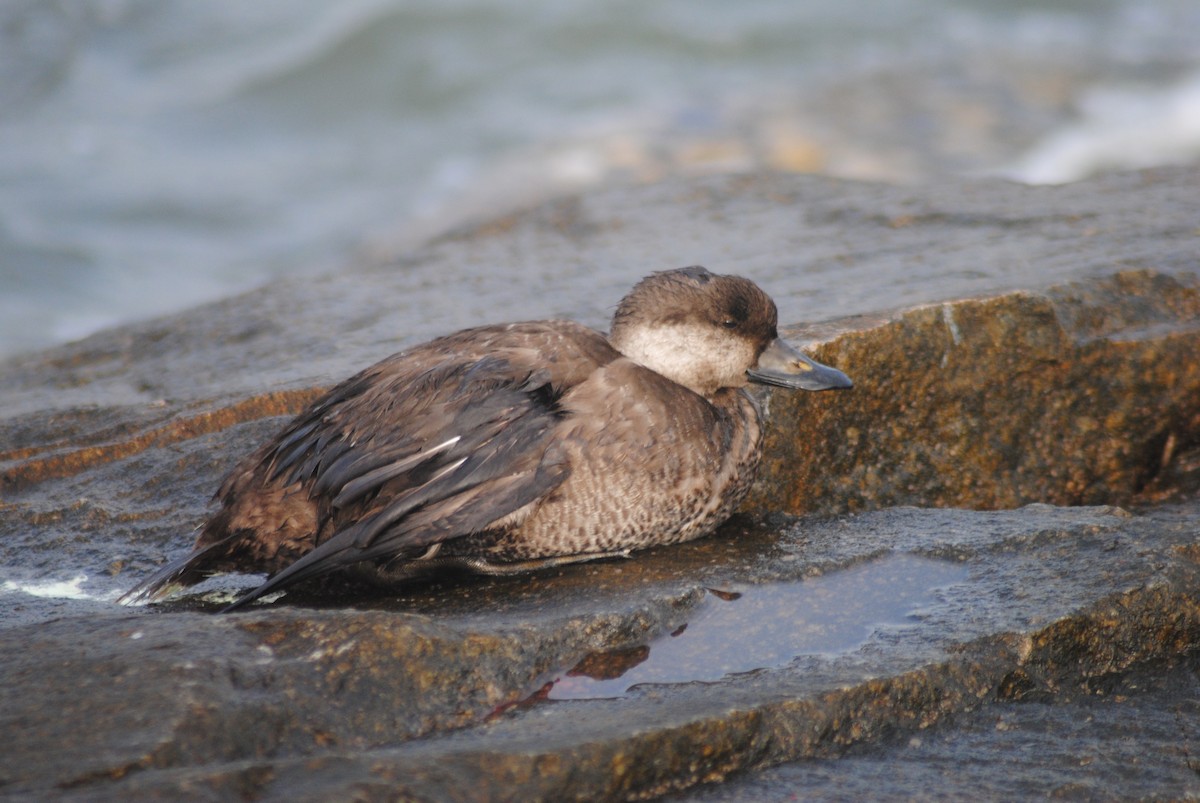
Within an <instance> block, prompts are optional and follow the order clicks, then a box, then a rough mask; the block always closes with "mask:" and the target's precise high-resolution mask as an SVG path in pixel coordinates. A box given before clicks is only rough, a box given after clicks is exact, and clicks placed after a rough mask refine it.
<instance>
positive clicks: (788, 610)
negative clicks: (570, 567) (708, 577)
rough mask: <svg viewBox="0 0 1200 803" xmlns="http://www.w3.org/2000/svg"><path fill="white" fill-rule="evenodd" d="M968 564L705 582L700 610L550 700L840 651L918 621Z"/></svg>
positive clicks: (566, 679)
mask: <svg viewBox="0 0 1200 803" xmlns="http://www.w3.org/2000/svg"><path fill="white" fill-rule="evenodd" d="M966 576H967V569H966V567H964V566H961V565H959V564H955V563H948V562H945V561H938V560H930V559H928V558H920V557H916V556H914V555H891V556H888V557H886V558H882V559H880V560H876V561H871V562H869V563H865V564H862V565H860V566H855V567H852V568H849V569H846V570H844V571H838V572H833V573H831V574H827V575H823V576H820V577H813V578H809V579H806V580H797V581H794V582H790V583H770V584H766V585H757V586H747V587H745V588H743V589H740V590H739V591H720V590H713V589H710V594H709V599H708V600H706V602H705V603H704V604H703V605H702V606H701V608H700V610H699V611H698V613H697V615H696V616H694V617H693V618H692V620H691V621H689V622H688V623H687V624H686V625H684V626H683V627H680V628H679V629H678V630H676V631H675V632H674V633H671V634H670V635H668V636H663V637H662V638H660V639H658V640H656V641H654V642H653V643H651V644H648V645H642V646H638V647H633V648H630V649H626V650H617V651H612V652H605V653H593V654H592V655H589V656H587V657H586V658H584V659H583V660H582V661H580V662H579V663H578V664H577V665H576V666H575V667H573V668H572V669H571V670H570V671H568V672H566V673H565V674H564V675H563V676H561V677H560V678H558V679H557V680H555V681H554V683H553V685H552V686H551V687H550V688H549V689H548V690H546V691H545V694H546V696H547V697H548V699H551V700H582V699H596V698H606V697H620V696H622V695H624V694H625V693H626V692H627V691H628V690H629V689H630V688H632V687H633V686H636V685H639V684H643V683H687V682H691V681H714V680H720V679H721V678H723V677H725V676H726V675H732V674H736V673H739V672H749V671H752V670H755V669H765V668H771V667H779V666H784V665H786V664H787V663H789V662H790V661H791V660H792V659H794V658H796V657H798V656H801V655H827V654H837V653H844V652H848V651H850V650H853V649H855V648H857V647H859V646H861V645H862V644H863V643H864V642H865V641H866V640H867V638H868V637H869V636H870V635H871V633H872V632H874V631H876V630H878V629H880V628H881V627H884V628H887V627H897V626H904V625H912V624H914V618H913V617H914V615H916V614H918V613H919V612H920V610H921V609H922V608H924V607H927V606H929V605H931V604H933V603H935V602H937V596H936V592H937V590H938V589H939V588H942V587H945V586H947V585H950V584H953V583H957V582H961V581H962V580H964V579H966Z"/></svg>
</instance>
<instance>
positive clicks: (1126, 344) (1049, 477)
mask: <svg viewBox="0 0 1200 803" xmlns="http://www.w3.org/2000/svg"><path fill="white" fill-rule="evenodd" d="M796 334H800V335H802V334H803V332H802V331H801V332H797V333H796ZM816 353H817V354H818V356H819V357H820V358H821V359H823V360H825V361H826V362H830V363H832V364H834V365H838V366H844V367H845V368H846V370H847V371H849V372H850V373H851V374H852V375H853V377H854V378H855V380H856V382H857V385H856V387H855V388H854V390H853V391H852V392H849V393H845V394H836V395H834V394H824V395H820V396H812V395H802V394H793V395H788V394H782V393H775V394H773V397H772V398H771V400H770V411H771V417H772V427H771V429H770V433H771V434H770V436H769V441H768V446H767V458H766V466H765V469H764V471H763V478H764V479H763V482H762V483H761V485H760V493H759V494H757V495H756V496H755V497H754V498H753V499H752V500H751V502H750V504H751V505H753V506H758V507H763V508H767V509H772V510H779V509H784V510H790V511H793V512H813V511H816V512H842V511H847V510H865V509H872V508H879V507H884V506H888V505H926V506H935V507H969V508H1003V507H1016V506H1018V505H1022V504H1026V503H1029V502H1035V501H1042V502H1050V503H1053V504H1058V505H1092V504H1101V503H1116V504H1129V503H1135V502H1152V501H1161V500H1162V499H1164V498H1169V497H1170V496H1172V495H1174V494H1177V493H1179V492H1180V491H1181V490H1182V489H1183V488H1184V487H1186V488H1190V489H1192V490H1194V489H1195V488H1196V487H1197V484H1198V483H1200V462H1198V458H1200V454H1198V452H1197V450H1198V449H1200V287H1198V286H1197V284H1196V282H1195V280H1194V278H1187V279H1184V280H1182V281H1181V280H1178V279H1176V278H1174V277H1172V276H1167V275H1163V274H1159V273H1155V272H1154V271H1150V270H1141V271H1130V272H1123V273H1120V274H1117V275H1115V276H1112V277H1110V278H1107V279H1102V280H1098V281H1093V282H1088V283H1084V284H1069V285H1065V286H1060V287H1056V288H1052V289H1049V290H1046V291H1044V292H1038V293H1032V292H1020V293H1012V294H1007V295H1002V296H998V297H995V298H988V299H971V300H965V301H958V302H953V303H950V302H947V303H943V304H937V305H932V306H926V307H920V308H918V309H914V310H908V311H904V312H900V313H896V314H894V315H891V316H888V317H887V318H886V319H885V320H883V321H881V322H879V323H871V324H867V325H864V322H863V321H862V320H861V319H859V320H853V321H847V322H846V323H845V324H843V331H842V332H841V333H840V334H838V335H837V336H836V337H835V338H834V339H833V340H832V341H831V342H829V343H827V344H825V345H823V346H822V347H821V348H819V349H817V350H816Z"/></svg>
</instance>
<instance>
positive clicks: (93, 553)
mask: <svg viewBox="0 0 1200 803" xmlns="http://www.w3.org/2000/svg"><path fill="white" fill-rule="evenodd" d="M1197 181H1200V172H1197V171H1195V170H1190V171H1189V170H1179V171H1160V172H1148V173H1141V174H1127V175H1117V176H1110V177H1107V178H1104V179H1099V180H1096V181H1092V182H1085V183H1081V184H1078V185H1072V186H1067V187H1062V188H1052V189H1038V190H1034V189H1030V188H1022V187H1018V186H1015V185H1009V184H1003V183H986V182H984V183H979V184H974V185H962V186H945V187H932V188H926V189H920V190H918V189H914V188H897V187H883V186H876V185H856V184H850V183H842V182H835V181H830V180H825V179H818V178H805V177H794V176H793V177H783V176H770V175H763V176H746V177H715V178H706V179H697V180H688V181H678V182H672V183H667V184H662V185H655V186H650V187H642V188H618V189H612V190H607V191H601V192H597V193H594V194H589V195H587V196H582V197H579V198H574V199H567V200H563V201H558V202H553V203H550V204H546V205H544V206H541V207H538V208H537V209H534V210H530V211H529V212H526V213H519V214H513V215H510V216H507V217H504V218H499V219H496V220H493V221H490V222H488V223H486V224H481V225H480V226H476V227H470V228H464V229H461V230H458V231H456V232H452V233H451V234H449V235H447V236H445V237H443V238H440V239H438V240H436V241H434V242H432V243H430V244H429V245H428V246H426V247H424V248H422V249H420V250H418V251H416V252H414V253H413V254H410V255H408V256H406V257H404V258H403V259H400V260H397V261H396V262H394V263H391V264H388V265H377V266H363V267H359V268H356V269H354V270H352V271H349V272H347V273H346V274H344V275H341V276H331V277H328V278H326V279H323V280H317V281H315V282H307V283H283V284H281V285H279V286H277V287H274V288H272V289H271V290H270V291H262V292H257V293H252V294H248V295H247V296H244V297H240V298H237V299H231V300H229V301H226V302H222V303H219V304H215V305H209V306H207V307H203V308H199V309H197V310H194V311H191V312H188V313H184V314H182V315H179V316H174V317H172V318H169V319H163V320H159V321H152V322H147V323H143V324H138V325H134V326H130V327H126V328H123V329H119V330H114V331H112V332H108V333H102V334H100V335H97V336H95V337H92V338H89V339H87V340H85V341H81V342H80V343H77V344H73V345H69V346H65V347H63V348H61V349H55V350H53V351H50V352H46V353H44V354H37V355H28V356H26V357H22V358H18V359H15V360H10V361H8V362H7V363H5V364H4V365H3V366H0V399H2V400H3V403H2V404H0V409H2V410H3V411H4V412H3V414H2V415H3V418H2V420H0V428H2V429H0V432H2V433H3V435H2V438H3V440H2V441H0V492H2V493H3V497H2V499H0V565H3V567H4V573H5V575H4V578H3V580H4V583H3V587H2V588H0V597H3V601H4V603H5V604H6V605H7V607H6V609H5V612H4V613H3V614H2V616H0V628H2V629H0V678H3V681H4V683H5V688H6V689H7V690H8V691H9V693H8V694H6V695H4V696H3V698H0V727H3V728H4V730H5V731H6V732H10V733H20V734H21V739H19V740H15V743H14V746H12V747H10V748H9V749H8V750H6V751H4V753H3V754H2V756H0V792H3V793H4V794H6V795H12V796H39V797H47V796H57V797H65V798H78V799H87V800H96V799H105V798H109V799H112V798H123V799H124V798H128V797H130V796H136V797H139V798H154V797H161V798H171V799H176V798H178V797H180V796H207V797H231V796H235V795H236V796H241V797H248V798H268V799H282V798H288V799H304V798H323V797H337V798H345V797H352V796H353V797H365V798H376V797H378V798H388V799H392V798H395V797H397V796H404V795H411V796H415V797H418V798H426V799H445V798H497V799H505V798H507V799H522V800H528V799H539V798H541V799H570V798H588V799H594V798H597V797H610V798H634V797H647V796H653V795H656V794H663V793H666V792H670V791H672V790H683V789H689V788H692V787H694V786H695V785H697V784H703V783H713V782H717V781H720V780H722V779H725V778H726V777H728V776H729V775H730V774H732V773H738V772H741V771H745V770H753V769H760V768H762V767H766V766H772V765H778V764H781V763H786V762H794V761H797V760H805V761H815V760H817V759H820V758H821V757H836V756H843V755H847V754H849V755H851V757H852V760H851V761H850V762H848V764H847V766H861V767H862V768H863V769H862V770H861V772H862V776H861V778H862V779H863V780H864V782H865V780H866V779H869V778H870V777H871V769H870V766H871V765H869V762H860V763H859V764H857V765H855V764H854V763H853V756H858V755H863V754H865V753H863V751H870V750H872V749H878V750H883V751H888V750H891V751H895V750H896V749H897V748H896V747H895V745H897V744H899V745H905V744H909V743H910V741H911V740H912V739H917V740H918V741H921V740H923V739H924V738H925V736H924V735H923V734H933V735H936V734H944V733H949V732H951V731H950V730H948V729H952V728H953V727H955V725H954V723H955V722H973V721H977V720H976V719H974V718H975V717H977V716H986V714H979V713H978V712H981V711H986V710H991V709H993V708H994V709H995V710H998V711H1010V710H1012V709H1011V706H1015V705H1061V706H1064V707H1066V708H1070V707H1071V706H1084V707H1086V706H1088V705H1090V704H1091V701H1093V700H1094V698H1095V696H1096V695H1098V694H1105V693H1108V692H1109V691H1110V690H1112V689H1118V688H1125V687H1127V686H1129V684H1133V683H1135V682H1136V681H1137V679H1138V678H1161V677H1165V676H1166V675H1167V673H1169V672H1190V671H1192V669H1191V667H1193V664H1194V656H1195V653H1196V645H1197V644H1198V643H1200V568H1198V566H1200V556H1198V554H1197V550H1196V547H1195V533H1196V532H1197V529H1198V527H1200V509H1198V508H1197V506H1196V503H1195V502H1194V501H1189V500H1194V498H1195V492H1196V490H1197V489H1198V486H1200V482H1198V481H1197V477H1198V475H1200V471H1198V470H1197V466H1198V465H1200V459H1198V458H1197V454H1198V453H1200V367H1198V363H1200V360H1197V357H1196V355H1197V354H1200V348H1198V346H1200V343H1197V338H1198V334H1197V331H1198V328H1200V327H1198V326H1197V321H1198V320H1200V315H1198V312H1200V284H1198V281H1197V276H1196V271H1197V269H1198V268H1200V263H1198V262H1197V261H1196V257H1195V244H1196V228H1195V227H1196V220H1195V216H1194V209H1195V206H1194V197H1195V190H1194V187H1195V186H1196V182H1197ZM690 262H706V263H708V264H709V265H710V267H713V268H714V269H718V270H722V271H728V272H740V273H744V274H747V275H751V276H753V277H754V278H756V279H758V280H759V281H760V282H761V283H762V284H763V285H764V286H765V287H767V288H768V289H769V290H770V291H771V292H772V294H773V295H775V297H776V298H777V300H778V301H779V302H780V306H781V308H782V311H783V316H784V319H785V320H789V319H790V320H803V319H808V320H816V321H822V320H826V321H827V322H826V323H824V324H818V325H809V326H806V327H802V328H795V329H793V330H792V334H793V335H795V336H796V338H797V339H799V340H802V341H808V342H810V343H811V344H813V345H814V346H815V349H816V351H817V352H818V355H819V356H820V357H821V358H822V359H824V360H826V361H828V362H831V363H833V364H836V365H838V366H839V367H843V368H845V369H846V370H847V372H849V373H850V374H851V375H852V376H853V377H854V379H855V380H856V387H855V389H854V390H853V391H851V392H848V393H840V394H825V395H807V396H785V395H783V394H773V395H771V396H769V397H767V398H766V403H767V406H768V408H769V411H770V417H771V430H770V432H771V434H770V440H769V452H768V459H767V461H766V464H765V466H764V471H763V475H762V477H761V482H760V484H759V486H758V487H757V489H756V491H755V494H754V496H753V498H752V500H751V503H750V504H749V505H748V511H747V515H745V516H743V517H740V518H737V519H735V520H734V521H733V522H731V523H730V524H729V525H727V526H726V527H725V528H723V530H722V532H721V533H719V534H718V535H716V536H714V537H712V538H708V539H704V540H702V541H700V542H696V543H692V544H685V545H680V546H677V547H671V548H664V549H658V550H649V551H647V552H645V553H642V554H639V555H638V556H636V558H635V559H633V560H627V561H614V562H607V563H597V564H588V565H580V566H575V567H565V568H563V569H560V570H555V571H548V572H542V573H538V574H534V575H529V576H525V577H512V578H493V579H479V578H458V577H447V578H438V579H434V580H432V581H429V582H424V583H414V584H412V585H411V586H406V587H404V588H402V589H398V590H395V591H393V592H387V593H382V594H380V593H375V594H370V593H367V592H364V591H361V590H358V591H352V592H351V593H350V594H348V595H347V594H345V593H340V595H339V592H337V591H336V589H335V590H334V592H329V591H326V592H325V593H320V592H319V591H318V590H312V591H310V592H309V593H307V594H305V593H296V594H291V595H289V597H287V598H285V600H284V601H283V602H281V603H275V604H273V605H269V606H261V607H259V608H257V609H255V610H253V611H250V612H247V613H246V614H244V615H238V616H214V615H212V614H211V612H210V611H211V609H212V608H213V607H214V604H215V603H214V602H213V600H217V599H219V597H220V595H221V594H222V593H226V592H227V591H228V589H230V588H232V587H239V586H244V585H245V584H246V582H247V581H246V580H245V579H244V578H241V579H239V578H232V579H230V580H227V581H223V582H221V581H218V582H215V583H214V584H212V585H211V586H209V587H207V588H203V589H201V591H200V593H199V594H198V595H196V596H192V597H187V598H184V599H182V600H179V601H176V602H172V603H167V604H165V605H161V606H155V607H150V608H141V609H123V608H118V607H116V606H114V605H113V604H111V602H109V600H111V599H113V598H114V597H115V595H116V594H118V593H119V592H120V591H122V590H124V589H126V588H128V587H129V586H130V585H131V584H132V583H133V582H135V581H136V579H138V578H139V577H140V576H142V575H143V574H144V573H145V572H147V571H150V570H152V569H153V567H154V566H156V565H158V564H159V563H161V561H162V560H164V559H166V558H167V557H168V556H174V555H177V554H179V553H180V552H182V551H183V550H185V549H186V548H187V547H188V545H189V543H190V541H191V537H192V531H193V529H194V527H195V526H196V525H197V524H198V523H199V522H200V521H202V520H203V517H204V514H205V511H206V505H207V500H208V497H209V495H210V494H211V493H212V491H213V490H214V489H215V488H216V486H217V484H218V483H219V481H220V478H221V476H222V475H223V473H224V472H225V471H226V470H227V469H228V467H229V466H230V465H232V463H233V462H234V461H235V460H236V459H237V457H238V456H240V455H241V454H243V453H244V452H245V451H247V450H249V449H250V448H252V447H253V445H254V444H256V443H258V442H260V441H261V440H262V439H264V438H266V437H268V436H269V435H270V434H271V433H272V432H273V431H274V430H276V429H277V428H278V427H280V426H281V425H282V423H283V422H284V421H285V420H286V418H287V416H289V415H291V414H293V413H294V412H296V411H298V410H299V409H301V408H302V407H303V406H304V405H305V404H307V403H308V402H309V401H311V399H312V398H314V396H315V394H317V393H318V392H319V391H320V388H321V387H323V386H325V385H327V384H328V383H330V382H331V381H334V380H336V379H338V378H340V377H342V376H345V375H348V374H349V373H351V372H352V371H353V370H355V369H356V368H358V367H361V366H362V365H365V364H367V363H369V362H371V361H373V360H375V359H378V358H380V357H382V356H384V355H385V354H387V353H389V352H391V351H394V350H396V349H397V348H399V347H401V346H403V345H404V344H405V343H411V342H414V341H416V340H420V339H423V338H426V337H429V336H432V335H435V334H438V333H441V332H445V331H447V330H450V329H454V328H458V327H461V326H465V325H468V324H471V323H477V322H479V321H483V320H504V319H519V318H527V317H541V316H546V315H551V314H556V313H561V314H565V315H570V316H571V317H576V318H580V319H583V320H586V321H588V322H589V323H592V324H595V325H603V323H604V318H606V317H607V312H608V306H609V305H610V304H612V303H613V302H614V301H615V300H616V299H617V298H619V297H620V295H621V294H622V293H623V292H624V290H625V289H627V288H628V286H629V285H630V284H632V282H633V281H634V280H635V279H636V278H638V277H639V276H640V275H641V274H643V273H645V272H646V271H648V270H651V269H655V268H659V267H671V266H675V265H678V264H686V263H690ZM616 265H620V268H619V269H618V268H616V267H614V266H616ZM481 266H487V268H488V269H486V270H485V269H484V268H483V267H481ZM447 288H453V290H452V292H448V291H447ZM538 291H544V292H538ZM531 294H533V295H537V296H538V297H537V298H536V299H533V300H531V298H530V296H531ZM401 325H404V326H406V327H407V329H406V330H405V331H404V332H403V333H402V334H400V335H397V328H398V327H399V326H401ZM1030 502H1036V503H1039V504H1032V505H1030V504H1027V503H1030ZM1044 503H1051V504H1050V505H1048V504H1044ZM1114 504H1121V505H1129V506H1134V507H1133V510H1134V512H1128V511H1126V510H1124V509H1121V508H1117V507H1110V505H1114ZM899 505H915V506H916V507H898V506H899ZM1072 505H1092V507H1072ZM939 508H940V509H939ZM946 508H973V510H961V509H946ZM1010 508H1011V509H1010ZM795 514H806V515H803V516H801V517H799V518H797V517H796V516H795ZM51 583H54V584H56V585H54V586H51V585H50V584H51ZM343 592H344V590H343ZM1172 667H1174V668H1172ZM1123 684H1124V685H1123ZM631 687H632V688H631ZM1148 699H1152V700H1157V699H1158V698H1148ZM1148 705H1151V706H1155V705H1158V703H1157V702H1151V703H1148ZM1155 710H1157V709H1155ZM1005 715H1007V714H1005ZM979 721H982V720H979ZM931 738H933V737H932V736H931ZM937 738H939V739H940V738H942V737H940V736H938V737H937ZM946 738H947V739H949V737H946ZM1073 738H1074V739H1077V740H1076V741H1074V742H1070V739H1073ZM1090 738H1092V737H1091V736H1090V735H1086V734H1079V735H1077V736H1074V735H1072V733H1070V732H1068V733H1066V734H1063V739H1065V740H1067V741H1065V742H1063V744H1064V749H1063V755H1079V754H1081V753H1086V752H1087V751H1088V750H1089V749H1090V748H1089V747H1088V744H1090V742H1088V741H1087V740H1088V739H1090ZM906 740H907V741H906ZM924 743H926V744H929V743H932V742H924ZM978 749H979V750H980V751H981V752H979V753H977V754H976V755H978V756H986V755H987V753H986V748H985V747H983V746H980V747H979V748H978ZM994 749H995V750H997V751H999V750H1001V749H1003V740H1002V739H1001V740H999V741H996V742H995V743H994ZM1147 749H1150V748H1149V747H1148V748H1147ZM1072 751H1073V752H1072ZM905 755H906V756H911V755H913V754H911V753H909V754H905ZM994 755H998V753H997V754H994ZM914 760H915V759H914ZM936 760H937V759H936V757H935V756H931V758H930V761H936ZM980 760H984V759H980ZM797 766H799V765H788V767H786V768H784V769H780V770H778V771H777V772H779V773H782V775H781V776H779V777H784V778H786V777H790V776H788V775H787V773H788V772H798V771H799V770H796V767H797ZM805 766H810V767H818V768H819V767H820V766H825V765H821V764H810V765H805ZM763 777H764V778H768V781H767V782H768V783H769V777H770V776H763ZM1172 777H1175V776H1174V775H1173V776H1172ZM1081 782H1082V781H1080V780H1079V778H1078V776H1075V775H1071V773H1070V772H1068V771H1066V770H1064V771H1063V773H1062V778H1061V786H1062V788H1063V789H1066V790H1070V789H1072V788H1075V787H1073V786H1072V784H1076V783H1081ZM735 788H736V787H735ZM847 788H849V787H847ZM898 788H900V787H898ZM1080 788H1083V787H1080ZM1175 788H1176V787H1174V786H1163V787H1143V786H1137V787H1130V790H1131V791H1136V793H1137V794H1143V793H1145V794H1151V795H1153V794H1168V795H1169V794H1174V792H1173V791H1172V790H1174V789H1175ZM1144 789H1149V791H1148V792H1144V791H1142V790H1144ZM1118 793H1120V792H1119V791H1118Z"/></svg>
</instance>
